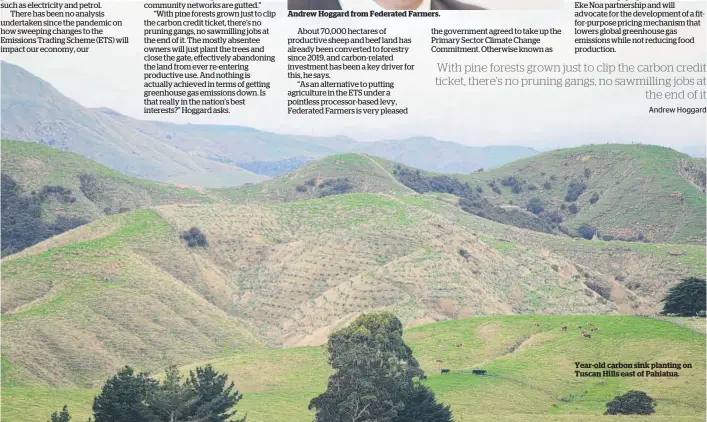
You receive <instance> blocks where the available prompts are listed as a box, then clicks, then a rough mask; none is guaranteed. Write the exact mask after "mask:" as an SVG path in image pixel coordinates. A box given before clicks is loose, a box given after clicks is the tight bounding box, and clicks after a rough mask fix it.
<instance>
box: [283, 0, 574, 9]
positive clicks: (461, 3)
mask: <svg viewBox="0 0 707 422" xmlns="http://www.w3.org/2000/svg"><path fill="white" fill-rule="evenodd" d="M562 7H563V2H562V1H561V0H527V1H520V0H287V9H288V10H358V11H369V10H419V11H424V10H527V9H531V10H533V9H534V10H559V9H561V8H562Z"/></svg>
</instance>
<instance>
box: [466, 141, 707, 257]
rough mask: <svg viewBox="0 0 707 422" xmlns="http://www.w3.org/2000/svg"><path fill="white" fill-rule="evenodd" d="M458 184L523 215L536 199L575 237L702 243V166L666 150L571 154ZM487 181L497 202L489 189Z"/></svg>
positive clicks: (618, 148)
mask: <svg viewBox="0 0 707 422" xmlns="http://www.w3.org/2000/svg"><path fill="white" fill-rule="evenodd" d="M459 178H460V179H461V180H463V181H468V182H469V183H472V184H474V185H477V184H478V185H481V186H483V187H484V189H485V192H486V197H487V198H489V200H491V201H492V202H494V203H496V204H499V205H506V206H519V207H521V208H525V207H526V205H527V204H528V202H529V201H530V200H531V199H532V198H535V197H537V198H540V199H541V201H542V204H543V206H544V208H545V209H546V210H547V211H550V210H556V211H558V212H560V213H561V214H562V215H563V216H564V218H565V224H566V226H567V227H568V228H569V229H570V230H571V231H573V232H575V231H576V230H577V229H578V228H579V227H580V226H581V225H582V224H587V225H590V226H593V227H595V228H597V229H598V230H599V231H600V233H602V235H604V236H611V237H613V238H637V237H639V236H640V235H641V234H643V236H644V237H645V238H646V239H648V241H651V242H673V243H683V242H691V243H699V244H704V242H705V206H706V203H705V161H704V159H696V158H691V157H689V156H687V155H685V154H682V153H679V152H677V151H675V150H672V149H669V148H663V147H658V146H651V145H613V144H607V145H593V146H587V147H581V148H569V149H562V150H556V151H552V152H549V153H545V154H541V155H538V156H534V157H530V158H525V159H522V160H518V161H516V162H513V163H511V164H507V165H505V166H502V167H500V168H497V169H493V170H490V171H488V172H484V173H476V174H473V175H469V176H459ZM508 178H515V179H516V180H517V182H518V184H519V186H520V192H519V193H514V192H513V186H512V185H508V186H504V184H503V181H504V180H506V179H508ZM492 181H495V182H496V183H497V185H498V186H499V187H500V190H501V192H502V193H501V194H500V195H499V194H495V193H494V192H493V191H492V190H491V189H490V188H489V187H488V183H489V182H492ZM573 182H574V183H576V184H578V185H584V186H585V187H584V188H583V190H582V192H581V193H580V194H579V196H578V197H577V198H576V200H574V201H568V200H566V196H567V194H568V188H569V185H570V184H571V183H573ZM533 187H534V189H533ZM592 197H595V198H596V201H595V202H593V200H592ZM570 199H571V198H570ZM571 204H575V205H576V206H577V209H578V211H577V213H576V214H573V213H572V212H571V211H570V210H569V206H570V205H571ZM563 205H564V206H565V207H567V209H563Z"/></svg>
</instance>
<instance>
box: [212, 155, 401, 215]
mask: <svg viewBox="0 0 707 422" xmlns="http://www.w3.org/2000/svg"><path fill="white" fill-rule="evenodd" d="M344 179H345V180H346V182H345V183H347V184H349V185H350V187H349V189H348V190H346V192H344V193H349V192H359V193H385V194H400V193H403V194H404V193H414V192H412V191H411V190H410V189H408V188H406V187H405V186H403V185H401V184H400V183H399V182H398V181H397V180H396V179H395V177H394V176H393V175H392V174H390V172H389V171H388V169H386V168H384V167H381V165H380V164H379V162H378V161H377V160H375V159H374V158H372V157H370V156H367V155H364V154H358V153H351V154H339V155H332V156H329V157H326V158H323V159H321V160H318V161H315V162H313V163H310V164H308V165H306V166H304V167H302V168H299V169H297V170H295V171H293V172H291V173H288V174H285V175H284V176H282V177H279V178H277V179H273V180H268V181H266V182H263V183H260V184H257V185H246V186H243V187H239V188H233V189H217V190H214V192H215V193H216V194H217V195H218V196H220V197H222V198H225V199H227V200H229V201H234V202H237V203H248V202H259V203H263V202H266V203H272V202H286V201H296V200H305V199H312V198H318V197H321V196H322V193H323V192H326V191H327V189H326V186H323V185H322V183H323V182H325V181H330V180H331V181H335V180H342V181H343V180H344ZM308 182H309V184H308ZM298 187H299V190H298Z"/></svg>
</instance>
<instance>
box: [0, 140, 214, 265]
mask: <svg viewBox="0 0 707 422" xmlns="http://www.w3.org/2000/svg"><path fill="white" fill-rule="evenodd" d="M0 149H1V150H2V175H3V188H4V189H5V188H7V189H8V191H5V192H4V194H5V196H4V197H3V213H5V215H3V223H4V225H3V254H6V253H11V252H12V251H17V250H18V249H22V248H23V247H26V246H29V245H31V244H34V243H36V242H38V241H41V240H43V239H44V238H46V237H47V236H51V235H52V234H53V233H54V232H59V233H60V232H63V231H65V230H66V229H69V228H72V227H75V226H77V225H81V224H83V223H85V222H87V221H92V220H96V219H99V218H101V217H104V216H106V215H110V214H116V213H119V212H125V211H127V210H130V209H136V208H146V207H150V206H154V205H161V204H174V203H203V202H212V199H211V198H209V196H207V194H206V193H205V191H203V190H195V189H191V188H186V187H177V186H171V185H165V184H160V183H156V182H151V181H147V180H141V179H136V178H133V177H128V176H124V175H123V174H121V173H118V172H116V171H114V170H111V169H109V168H108V167H106V166H104V165H102V164H98V163H96V162H95V161H92V160H89V159H87V158H84V157H82V156H80V155H78V154H74V153H70V152H63V151H60V150H57V149H54V148H51V147H47V146H43V145H40V144H35V143H28V142H18V141H8V140H3V141H2V143H1V144H0ZM6 184H7V186H5V185H6ZM10 186H16V187H17V190H16V191H15V192H14V196H12V197H11V196H10V192H9V187H10ZM50 190H51V191H50ZM53 191H57V193H51V192H53ZM34 212H36V213H38V214H39V215H37V216H32V217H31V218H30V216H29V215H16V214H32V213H34ZM11 214H12V215H11ZM35 217H36V219H34V220H33V218H35ZM40 220H41V221H40ZM67 220H69V222H70V223H69V224H68V226H67V224H66V221H67ZM62 221H63V222H64V223H63V224H64V226H67V227H57V228H55V229H52V230H41V228H38V226H42V225H44V226H47V227H52V225H61V224H62V223H61V222H62ZM23 225H29V226H31V227H24V226H23ZM33 230H34V231H38V232H41V233H36V236H35V235H34V234H33V233H32V231H33Z"/></svg>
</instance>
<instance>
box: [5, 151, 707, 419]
mask: <svg viewBox="0 0 707 422" xmlns="http://www.w3.org/2000/svg"><path fill="white" fill-rule="evenodd" d="M2 146H3V172H7V174H8V175H11V176H12V177H13V178H14V179H16V181H17V184H18V185H19V186H20V187H21V188H22V190H23V192H24V194H28V195H31V190H34V189H40V188H41V187H42V186H59V185H61V186H64V187H66V188H70V189H71V195H75V196H76V200H75V201H73V202H71V201H69V202H68V203H64V202H61V201H58V203H60V204H59V205H57V208H49V207H47V208H44V209H45V210H46V214H47V215H46V216H45V218H49V219H51V216H52V213H53V214H58V213H60V212H75V213H76V215H80V216H83V217H85V218H87V219H92V220H94V221H93V222H91V223H90V224H86V225H82V226H81V227H78V228H75V229H73V230H70V231H67V232H65V233H63V234H61V235H59V236H55V237H52V238H51V239H49V240H46V241H44V242H41V243H39V244H36V245H34V246H31V247H29V248H27V249H25V250H24V251H22V252H20V253H18V254H14V255H10V256H7V257H5V258H4V259H3V261H2V266H3V283H2V286H1V288H2V312H3V318H2V331H3V340H4V341H3V344H2V357H3V359H2V364H3V379H2V382H3V384H2V387H3V393H4V394H3V410H4V412H5V413H4V419H5V418H8V420H11V421H25V420H36V418H37V417H40V418H46V417H48V414H49V413H51V411H53V410H56V409H57V408H59V407H60V404H62V403H64V402H67V403H69V404H70V406H73V407H74V408H75V409H76V412H77V413H76V414H77V415H78V416H80V417H81V418H83V415H84V414H86V412H87V411H88V408H89V406H90V400H91V397H92V395H93V394H95V388H96V387H97V386H99V385H100V383H101V382H102V381H104V380H105V378H106V377H107V376H109V375H110V374H111V373H113V372H114V371H115V370H116V369H117V368H119V367H120V366H122V365H125V364H131V365H135V366H137V367H139V368H142V369H146V370H150V371H153V372H154V371H159V370H161V369H162V368H164V367H165V366H166V365H167V364H169V363H176V364H179V365H184V366H185V367H189V366H190V365H194V364H197V363H202V362H206V361H214V362H215V363H216V364H217V366H218V367H219V368H221V369H223V370H227V371H228V372H230V373H231V374H232V375H234V377H235V381H236V383H237V385H238V386H239V388H241V387H240V386H242V390H243V392H245V393H246V396H247V397H249V398H246V399H245V400H244V402H243V410H248V412H249V420H255V421H269V420H282V418H283V417H284V415H288V416H290V415H291V418H292V419H291V420H295V421H297V420H307V418H308V417H309V414H308V412H307V410H306V403H307V401H308V400H309V399H310V398H311V397H313V396H314V395H316V393H317V392H318V391H320V390H321V388H323V386H324V385H325V382H326V376H327V374H328V368H327V367H326V360H325V357H324V355H323V353H322V352H323V351H322V349H321V348H320V345H322V344H324V343H325V342H326V338H327V335H328V333H329V332H331V330H333V329H336V328H338V327H341V326H343V325H345V324H347V323H348V322H349V321H351V320H352V319H353V318H355V317H356V316H357V315H358V314H359V313H361V312H365V311H371V310H380V309H388V310H391V311H393V312H394V313H395V314H396V315H397V316H398V317H400V318H401V320H403V321H404V323H405V324H406V326H407V327H408V331H407V334H406V335H407V336H408V339H409V342H410V344H411V345H412V346H413V348H414V350H415V353H416V355H417V356H418V358H419V359H420V361H421V362H422V364H423V367H424V368H425V369H426V370H427V371H428V373H429V374H430V377H429V383H430V385H431V386H432V387H433V389H434V390H435V392H436V393H437V394H438V396H439V397H440V399H442V400H443V401H446V402H448V403H449V404H451V405H452V406H453V409H455V414H457V415H458V416H459V420H461V421H465V420H482V419H483V417H487V418H488V415H489V414H496V412H498V415H499V417H502V418H507V419H508V420H577V419H572V418H575V417H578V415H579V416H581V417H582V418H585V417H586V419H587V420H592V419H593V418H595V417H597V416H598V415H599V414H600V413H601V412H602V406H603V404H604V403H606V401H608V399H610V398H612V397H613V395H615V394H616V393H617V392H619V391H622V390H624V389H626V388H633V387H634V386H635V387H636V388H642V389H645V390H646V391H649V392H652V391H655V393H653V394H654V395H655V396H656V397H658V398H659V403H662V405H661V406H662V407H661V408H660V409H665V410H664V412H665V413H663V415H665V417H668V416H670V415H673V416H674V417H675V418H678V419H674V420H692V419H689V418H694V417H700V416H701V417H702V418H704V411H705V409H704V353H705V350H704V328H703V327H702V328H700V331H701V332H702V333H703V334H699V333H696V332H694V331H692V330H689V329H687V328H684V327H681V326H679V325H677V324H671V323H669V322H666V321H659V320H656V319H650V318H640V317H633V316H628V315H633V314H655V313H656V312H657V311H658V310H659V309H660V300H661V299H662V297H663V296H664V294H665V292H666V291H667V289H668V288H669V287H670V286H673V285H674V284H675V283H677V282H678V281H679V279H680V278H683V277H687V276H702V277H703V276H704V274H705V248H704V245H697V244H688V243H677V241H676V242H674V243H661V244H654V243H646V242H624V241H604V240H586V239H577V238H571V237H568V236H561V235H555V234H548V233H540V232H537V231H531V230H526V229H521V228H518V227H513V226H510V225H505V224H500V223H498V222H494V221H491V220H489V219H486V218H481V217H479V216H476V215H472V214H470V213H468V212H465V211H463V210H462V209H461V208H460V207H459V205H458V202H459V200H458V198H457V197H454V196H452V195H449V194H445V193H437V192H427V193H425V194H419V193H416V192H415V191H413V190H411V189H410V188H408V187H406V186H404V185H402V184H401V183H400V182H399V181H398V180H397V179H396V176H395V175H394V174H393V172H392V168H393V167H394V163H390V162H387V161H385V160H382V159H377V158H374V157H370V156H366V155H363V154H356V153H352V154H344V155H336V156H331V157H327V158H325V159H323V160H320V161H317V162H314V163H310V164H308V165H307V166H305V167H303V168H301V169H298V170H296V171H295V172H293V173H290V174H288V175H286V176H284V177H282V178H278V179H273V180H269V181H266V182H264V183H262V184H259V185H251V186H245V187H242V188H237V189H215V190H203V189H202V190H193V189H188V188H177V187H171V186H167V185H161V184H157V183H153V182H144V181H141V180H138V179H132V178H128V177H125V176H122V175H120V174H119V173H116V172H113V171H111V170H108V169H106V168H104V167H102V166H100V165H97V164H95V163H93V162H91V161H90V160H85V159H83V158H81V157H79V156H77V155H74V154H68V153H62V152H58V151H56V150H53V149H50V148H46V147H42V146H38V145H34V144H29V143H14V142H3V144H2ZM6 147H7V149H6ZM7 151H9V152H10V154H11V155H7V156H6V155H5V153H6V152H7ZM6 157H12V160H10V161H9V162H8V163H9V165H8V166H6V165H5V159H6ZM540 157H543V156H540ZM533 159H535V158H533ZM530 160H532V159H530ZM587 161H591V160H587ZM33 167H34V168H38V169H43V170H44V169H46V170H45V171H40V172H38V173H36V174H34V173H32V172H29V171H26V169H30V168H33ZM564 167H565V166H564V165H563V166H561V168H564ZM567 167H569V165H568V166H567ZM553 168H554V167H553ZM583 168H584V167H582V169H583ZM602 168H603V167H602ZM687 168H692V167H689V166H687ZM501 170H503V168H502V169H499V170H498V171H501ZM577 171H579V167H578V168H577ZM543 172H544V173H545V174H546V175H549V173H547V172H546V171H540V172H539V173H538V174H540V173H543ZM85 173H87V174H92V175H93V176H94V179H95V180H96V181H97V183H96V185H95V186H96V189H95V191H92V192H94V193H95V196H94V195H93V194H89V195H88V196H86V195H85V193H84V192H83V191H82V183H81V175H82V174H85ZM526 173H527V174H528V175H526V177H527V180H526V179H524V184H525V185H527V184H528V183H531V182H532V179H530V176H529V175H530V173H529V172H526ZM600 173H601V170H600V167H595V168H593V170H592V173H591V174H590V177H589V180H590V183H591V180H592V177H598V174H600ZM499 174H500V173H499ZM558 174H559V172H558ZM582 174H584V173H583V170H582ZM671 174H672V173H671ZM679 174H685V177H684V178H683V179H684V180H691V176H689V175H690V174H692V173H691V172H688V171H685V170H684V169H683V170H681V173H679ZM458 177H460V176H458ZM499 177H500V176H498V175H497V176H494V175H493V174H484V173H482V174H475V175H473V176H470V177H469V179H468V180H470V181H471V182H470V183H472V184H473V185H474V186H476V185H477V184H480V180H491V179H493V178H499ZM666 177H668V176H666ZM681 177H682V176H681ZM84 179H85V178H84ZM668 179H669V180H673V181H674V180H677V179H675V177H674V176H672V175H671V176H670V177H668ZM568 180H569V177H568ZM697 181H698V182H699V179H697ZM686 183H687V182H686ZM690 183H692V182H690ZM84 184H85V183H84ZM590 186H593V185H590ZM615 186H619V185H615ZM690 186H692V185H690ZM84 188H85V186H84ZM503 189H504V191H503V195H501V196H504V195H511V194H509V193H507V192H505V189H508V188H507V187H503ZM695 189H698V190H699V188H695ZM526 193H527V192H525V191H521V193H519V194H512V195H516V196H515V197H516V198H517V197H520V196H521V195H524V194H526ZM485 194H486V193H485ZM583 195H584V194H583ZM627 195H628V194H627ZM629 197H630V196H629ZM686 197H687V196H686ZM91 198H94V199H95V198H102V199H97V200H94V199H91ZM130 198H142V199H141V200H140V201H142V202H139V201H137V200H135V201H136V202H134V203H132V205H133V206H132V207H130V206H129V204H128V205H126V203H125V202H123V201H128V200H130ZM547 198H548V199H547V200H548V201H550V198H551V197H549V196H548V197H547ZM580 198H581V196H580ZM702 200H704V194H702ZM600 201H601V199H600ZM498 204H499V205H502V204H501V202H500V199H499V202H498ZM597 204H598V203H597ZM79 205H81V208H79ZM101 207H103V208H106V207H112V208H115V207H128V208H131V210H129V211H125V212H122V213H118V214H113V213H109V214H111V215H105V212H104V213H103V214H101V209H102V208H101ZM579 215H581V213H580V214H578V216H577V217H576V218H579ZM191 227H198V228H199V229H200V230H201V231H202V232H203V233H204V234H205V235H206V237H207V239H208V242H209V244H208V246H207V247H205V248H189V247H187V245H186V243H185V242H184V240H182V239H181V238H180V234H181V233H182V232H183V231H184V230H188V229H189V228H191ZM602 230H604V229H602ZM647 237H648V239H651V238H650V236H647ZM686 240H691V239H683V241H686ZM678 252H679V253H678ZM492 315H493V316H492ZM513 315H516V316H513ZM518 315H520V316H518ZM568 315H575V316H568ZM469 317H474V318H469ZM590 320H591V321H594V322H595V323H596V324H597V325H598V326H601V327H602V331H601V333H599V334H597V335H596V336H593V337H592V338H591V339H585V338H583V337H581V335H579V333H578V332H576V330H574V331H572V332H562V331H560V330H559V326H560V325H561V324H565V323H566V324H572V325H575V324H577V325H579V324H583V323H584V322H585V321H590ZM440 321H442V322H440ZM535 321H538V322H541V324H542V325H541V327H539V328H538V327H536V326H535V325H534V322H535ZM678 322H680V323H681V324H689V323H691V322H690V321H689V320H688V321H683V320H680V321H678ZM458 343H464V347H461V348H456V347H454V346H455V345H456V344H458ZM283 346H284V347H286V348H285V349H283V348H282V347H283ZM437 359H440V360H443V361H444V364H445V366H444V367H451V369H453V370H454V372H455V373H454V374H451V375H449V376H445V377H443V376H441V375H437V373H438V371H439V369H440V365H437V364H436V362H435V361H436V360H437ZM574 359H586V360H637V359H639V360H649V361H651V360H661V361H663V360H681V361H683V362H691V363H693V365H695V368H693V369H695V370H694V371H687V372H686V373H685V376H684V377H682V378H678V379H677V381H676V380H668V379H645V380H644V379H641V380H636V383H635V384H634V383H632V382H629V381H630V380H626V379H616V380H614V379H608V380H605V383H604V384H598V383H597V382H596V380H595V379H582V380H578V379H576V378H575V377H574V376H573V369H572V367H571V364H572V362H573V361H574ZM538 363H540V365H538ZM700 365H702V366H700ZM481 366H483V367H484V368H488V369H489V371H492V372H493V373H494V374H497V376H494V377H489V378H483V379H480V378H475V377H472V376H471V375H466V374H463V373H461V372H464V371H466V370H469V369H470V368H474V367H481ZM263 374H268V376H267V377H264V376H263ZM266 379H268V380H270V381H267V382H266V381H265V380H266ZM305 384H306V386H305ZM668 387H670V388H668ZM698 387H699V388H698ZM503 397H518V401H517V402H516V401H510V400H508V401H507V400H504V399H503ZM472 399H473V400H472ZM303 403H304V405H303ZM514 403H515V404H514ZM26 409H29V410H26ZM82 412H83V413H82ZM8 415H9V416H8ZM24 415H31V417H29V416H24ZM86 416H87V415H86ZM659 416H660V414H659ZM661 417H662V416H661ZM681 417H684V418H687V419H679V418H681ZM251 418H252V419H251ZM548 418H554V419H548ZM288 420H290V419H288ZM666 420H671V419H666Z"/></svg>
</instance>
